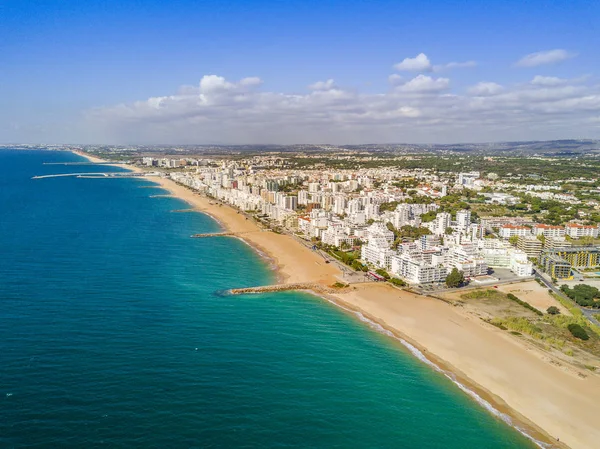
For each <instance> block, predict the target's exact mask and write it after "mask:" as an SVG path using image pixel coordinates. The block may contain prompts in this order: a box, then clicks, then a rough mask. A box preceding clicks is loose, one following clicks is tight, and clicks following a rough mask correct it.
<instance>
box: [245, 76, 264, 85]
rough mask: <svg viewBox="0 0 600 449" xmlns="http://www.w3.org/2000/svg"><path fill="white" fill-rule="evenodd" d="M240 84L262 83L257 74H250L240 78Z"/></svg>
mask: <svg viewBox="0 0 600 449" xmlns="http://www.w3.org/2000/svg"><path fill="white" fill-rule="evenodd" d="M240 84H241V85H242V86H260V85H261V84H262V80H261V79H260V78H258V77H257V76H250V77H248V78H243V79H241V80H240Z"/></svg>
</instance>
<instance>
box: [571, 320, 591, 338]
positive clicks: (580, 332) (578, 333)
mask: <svg viewBox="0 0 600 449" xmlns="http://www.w3.org/2000/svg"><path fill="white" fill-rule="evenodd" d="M567 329H569V332H571V335H573V337H575V338H579V339H580V340H584V341H585V340H589V339H590V336H589V335H588V334H587V332H586V331H585V329H584V328H583V327H581V326H580V325H579V324H575V323H573V324H569V325H568V326H567Z"/></svg>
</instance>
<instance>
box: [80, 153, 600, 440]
mask: <svg viewBox="0 0 600 449" xmlns="http://www.w3.org/2000/svg"><path fill="white" fill-rule="evenodd" d="M79 154H81V155H82V156H85V157H88V158H90V160H93V161H94V162H100V161H101V160H99V159H97V158H91V157H89V156H88V155H86V154H83V153H79ZM94 159H95V160H94ZM121 166H122V165H121ZM126 167H127V168H130V169H136V170H141V169H140V168H135V167H131V166H126ZM147 179H148V180H150V181H153V182H156V183H158V184H160V186H161V187H163V188H164V189H165V190H167V191H169V192H170V193H171V194H172V195H174V196H177V197H178V198H181V199H182V200H184V201H186V202H187V203H188V204H190V205H191V206H192V207H193V208H194V209H196V210H198V211H201V212H204V213H207V214H209V215H211V216H212V217H214V218H215V219H216V220H218V221H219V222H220V223H221V225H222V226H223V227H224V228H225V229H226V230H227V231H228V232H232V233H235V235H236V236H238V237H239V238H242V239H243V240H244V241H246V242H248V243H249V244H250V245H251V246H253V247H255V248H256V249H257V250H259V251H260V252H261V253H263V254H266V255H267V256H268V257H269V258H270V259H272V261H273V262H274V263H275V264H276V266H277V273H278V275H279V277H280V279H279V281H280V282H288V283H296V282H317V283H320V284H323V285H330V284H332V283H333V282H335V281H336V280H338V279H339V278H338V276H340V275H341V272H340V270H339V269H338V268H337V267H336V266H335V264H325V263H324V260H323V259H322V257H321V256H319V255H318V254H317V253H315V252H314V251H312V250H310V249H308V248H307V247H305V246H303V245H302V244H301V243H299V242H297V241H296V240H295V239H294V238H293V237H291V236H288V235H283V234H275V233H273V232H270V231H265V230H263V229H262V228H261V227H259V225H257V224H256V223H255V222H254V221H253V220H252V219H246V217H245V215H244V214H240V213H238V212H237V211H236V210H235V209H233V208H231V207H229V206H226V205H219V204H217V203H216V202H214V201H210V200H209V199H207V198H205V197H203V196H200V195H199V194H197V193H195V192H193V191H191V190H190V189H188V188H187V187H184V186H181V185H179V184H177V183H175V182H174V181H172V180H170V179H168V178H159V177H151V178H147ZM211 203H212V204H211ZM511 288H512V289H518V288H519V287H518V285H513V286H511ZM527 288H528V291H527V293H528V294H529V295H530V296H529V297H528V300H531V297H532V296H533V295H534V294H535V292H533V291H531V292H530V291H529V290H533V288H529V286H528V287H527ZM522 293H523V294H524V293H525V292H522ZM519 296H521V295H519ZM331 299H332V300H334V301H335V302H337V303H339V304H340V305H343V306H345V307H347V308H350V309H353V310H356V311H359V312H360V313H362V314H363V315H364V316H366V317H368V318H369V319H371V320H373V321H375V322H377V323H379V324H380V325H381V326H383V327H384V328H386V329H388V330H390V331H391V332H393V333H394V334H396V335H397V336H399V337H401V338H403V339H405V340H406V341H408V342H410V343H411V344H414V345H415V346H416V347H417V348H419V349H420V350H421V351H422V352H423V353H424V354H425V356H426V357H427V358H428V359H429V360H431V361H432V362H434V363H435V364H436V365H438V366H440V367H442V369H443V370H445V371H448V372H451V373H453V374H454V375H456V377H457V379H458V380H459V381H460V382H461V384H463V385H466V386H468V387H469V388H470V389H472V390H474V391H476V392H477V393H478V394H479V395H480V396H481V397H483V398H484V399H486V400H487V401H489V402H490V403H492V404H493V405H494V407H495V408H497V409H498V410H501V411H502V412H503V413H506V414H508V415H509V416H510V417H511V418H512V420H513V422H514V423H515V424H516V425H518V426H519V427H521V428H525V429H527V432H528V433H529V434H531V435H533V436H534V437H535V438H536V439H538V440H541V441H543V442H545V443H547V444H548V446H547V447H571V448H586V449H588V448H589V449H592V448H595V447H598V441H600V427H599V426H598V425H597V419H598V418H597V413H596V412H597V410H598V409H599V407H600V406H599V404H600V378H599V377H598V376H597V375H594V374H591V373H579V374H578V373H577V372H575V371H574V370H572V369H567V368H566V367H565V366H564V365H559V364H558V363H557V362H556V361H555V360H553V359H551V358H550V357H549V356H548V355H547V354H545V353H543V352H542V351H540V350H537V349H536V348H534V347H530V346H528V345H526V344H525V343H523V342H521V341H519V340H517V339H516V338H513V337H511V336H510V335H508V334H506V333H502V331H500V330H499V329H496V328H494V327H493V326H491V325H488V324H485V323H483V322H482V321H481V320H476V319H474V318H473V317H470V316H468V315H466V314H464V313H461V312H460V311H459V310H457V308H456V307H453V306H452V305H449V304H446V303H445V302H443V301H441V300H437V299H433V298H428V297H424V296H420V295H415V294H412V293H408V292H406V291H402V290H399V289H396V288H394V287H392V286H390V285H388V284H374V283H367V284H356V285H353V286H352V287H351V291H350V292H346V293H339V294H335V295H332V296H331ZM536 305H537V304H536ZM539 305H540V306H542V304H539ZM543 305H545V303H544V304H543ZM557 438H560V442H558V441H557Z"/></svg>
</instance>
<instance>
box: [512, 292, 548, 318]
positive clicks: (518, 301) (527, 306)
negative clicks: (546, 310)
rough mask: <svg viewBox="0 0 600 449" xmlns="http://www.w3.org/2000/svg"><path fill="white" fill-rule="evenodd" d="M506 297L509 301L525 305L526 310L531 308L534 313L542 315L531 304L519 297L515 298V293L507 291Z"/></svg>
mask: <svg viewBox="0 0 600 449" xmlns="http://www.w3.org/2000/svg"><path fill="white" fill-rule="evenodd" d="M506 297H507V298H508V299H510V300H511V301H514V302H516V303H517V304H519V305H522V306H523V307H525V308H526V309H528V310H531V311H532V312H533V313H535V314H536V315H539V316H542V315H544V314H543V313H542V312H541V311H540V310H538V309H536V308H535V307H533V306H532V305H531V304H529V303H528V302H525V301H523V300H521V299H519V298H517V297H516V296H515V295H513V294H512V293H509V294H507V295H506Z"/></svg>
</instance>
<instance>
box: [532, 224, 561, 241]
mask: <svg viewBox="0 0 600 449" xmlns="http://www.w3.org/2000/svg"><path fill="white" fill-rule="evenodd" d="M533 233H534V234H535V235H536V236H538V235H543V236H544V237H546V238H552V237H564V236H565V234H566V230H565V228H563V227H562V226H551V225H546V224H536V225H535V226H534V227H533Z"/></svg>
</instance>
